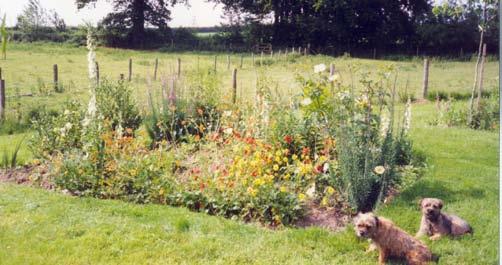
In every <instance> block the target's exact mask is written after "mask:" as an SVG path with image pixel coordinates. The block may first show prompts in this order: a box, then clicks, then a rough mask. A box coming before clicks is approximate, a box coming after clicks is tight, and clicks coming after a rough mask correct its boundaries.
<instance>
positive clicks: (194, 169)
mask: <svg viewBox="0 0 502 265" xmlns="http://www.w3.org/2000/svg"><path fill="white" fill-rule="evenodd" d="M192 173H193V174H199V173H200V168H198V167H194V168H192Z"/></svg>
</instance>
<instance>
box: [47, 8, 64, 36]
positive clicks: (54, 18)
mask: <svg viewBox="0 0 502 265" xmlns="http://www.w3.org/2000/svg"><path fill="white" fill-rule="evenodd" d="M49 20H50V22H51V24H52V26H53V27H54V28H55V29H56V30H57V31H60V32H63V31H66V23H65V21H64V19H63V18H61V17H60V16H59V14H58V13H57V12H56V10H51V11H50V17H49Z"/></svg>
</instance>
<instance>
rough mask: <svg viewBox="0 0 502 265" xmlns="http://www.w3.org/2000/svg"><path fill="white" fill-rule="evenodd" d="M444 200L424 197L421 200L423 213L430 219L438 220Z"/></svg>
mask: <svg viewBox="0 0 502 265" xmlns="http://www.w3.org/2000/svg"><path fill="white" fill-rule="evenodd" d="M442 208H443V201H442V200H440V199H436V198H424V199H422V200H421V201H420V209H421V210H422V214H423V215H424V216H425V217H427V219H429V220H436V219H437V218H438V217H439V215H440V214H441V209H442Z"/></svg>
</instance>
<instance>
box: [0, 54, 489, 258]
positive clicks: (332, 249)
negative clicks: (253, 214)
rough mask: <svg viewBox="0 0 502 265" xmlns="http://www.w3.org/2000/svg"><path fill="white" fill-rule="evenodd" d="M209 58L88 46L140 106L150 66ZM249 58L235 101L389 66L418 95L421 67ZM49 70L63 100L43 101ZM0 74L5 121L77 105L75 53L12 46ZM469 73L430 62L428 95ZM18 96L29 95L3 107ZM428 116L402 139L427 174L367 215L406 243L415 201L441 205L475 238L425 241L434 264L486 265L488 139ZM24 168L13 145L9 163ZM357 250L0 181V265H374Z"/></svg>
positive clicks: (349, 237) (0, 140) (82, 67)
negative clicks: (323, 70) (322, 73)
mask: <svg viewBox="0 0 502 265" xmlns="http://www.w3.org/2000/svg"><path fill="white" fill-rule="evenodd" d="M214 56H215V54H210V53H201V54H198V55H197V54H194V53H178V54H170V53H159V52H139V51H128V50H117V49H107V48H99V49H98V54H97V60H98V62H99V64H100V69H101V76H102V77H108V78H110V79H117V78H118V76H119V75H120V74H121V73H123V74H126V76H127V67H128V58H133V60H134V66H133V69H134V70H133V71H134V75H133V83H132V84H133V86H134V89H135V92H136V93H137V98H138V101H139V102H140V103H142V104H144V103H145V101H144V99H145V95H146V93H145V90H146V77H147V76H148V75H153V62H154V60H155V58H159V60H160V67H159V69H160V71H161V72H162V73H163V74H164V73H172V72H173V71H174V68H175V60H176V58H178V57H179V58H181V60H182V69H185V70H184V71H186V70H187V69H189V68H196V67H197V65H198V64H199V67H205V68H210V67H212V66H213V63H214ZM198 58H199V59H198ZM231 58H232V66H231V68H233V67H238V65H239V63H240V62H239V60H240V55H234V56H232V57H231ZM255 59H256V61H259V59H258V57H256V58H255ZM218 60H219V61H218V74H219V75H220V77H221V80H222V84H223V87H222V89H223V90H225V89H230V77H231V70H227V67H226V54H218ZM251 60H252V58H251V56H250V55H246V56H245V57H244V67H243V69H242V70H239V72H238V76H239V82H238V87H239V91H240V92H239V93H240V94H239V96H240V100H246V101H250V100H252V97H251V96H252V95H253V94H254V91H255V90H254V89H255V87H254V86H255V80H256V78H257V76H259V75H262V74H263V75H266V76H267V77H269V78H270V79H272V82H275V84H276V85H277V87H278V91H280V93H284V94H294V93H296V92H297V91H298V89H299V86H298V84H297V83H296V81H294V75H295V73H299V74H307V73H309V72H312V67H313V65H315V64H318V63H325V64H329V63H334V64H335V66H336V69H337V70H338V71H340V73H341V76H342V80H343V82H345V83H348V82H350V74H349V70H348V67H349V65H351V64H352V65H353V64H358V65H359V68H360V69H366V70H374V69H375V68H378V67H381V66H384V65H387V64H395V65H396V66H397V67H399V69H400V71H399V78H398V89H400V90H403V89H404V87H405V86H406V85H405V84H406V83H407V80H409V81H408V83H409V84H408V90H409V91H413V92H415V93H417V94H418V93H419V92H420V89H421V82H422V61H421V59H416V60H404V61H398V62H391V61H384V60H363V59H352V58H332V57H327V56H309V57H299V58H296V59H295V60H294V61H286V60H285V59H279V60H277V61H274V62H273V63H272V64H271V65H269V66H263V67H253V66H252V64H251ZM55 63H57V64H58V66H59V69H60V80H61V82H62V83H63V85H64V86H65V92H64V93H47V92H48V91H50V90H51V81H50V80H51V78H52V65H53V64H55ZM0 67H1V68H2V74H3V77H4V78H5V79H6V80H7V81H6V82H7V87H8V90H7V95H8V96H9V98H8V99H7V104H8V106H9V107H13V108H14V110H13V111H10V112H9V113H8V116H9V118H10V119H11V120H16V119H23V117H25V116H26V115H27V111H28V110H30V109H31V108H33V107H34V106H36V105H48V106H49V107H57V106H58V105H59V104H60V103H61V102H63V101H65V100H67V99H70V98H76V99H81V100H86V99H87V97H88V92H87V86H88V80H87V62H86V50H85V49H84V48H73V47H67V46H56V45H53V44H13V45H11V46H10V48H9V52H8V60H7V61H0ZM473 68H474V62H455V61H442V60H433V61H432V63H431V70H430V90H442V91H446V92H453V91H456V92H462V93H466V92H469V91H470V89H471V86H472V80H471V79H472V76H473V74H472V72H473ZM485 78H486V79H485V86H486V87H487V88H495V87H498V85H497V84H498V62H495V61H493V62H491V61H490V62H488V64H487V66H486V72H485ZM225 84H228V87H227V86H226V85H225ZM159 86H160V82H159V81H157V82H154V88H157V89H158V87H159ZM25 93H32V94H33V95H34V96H32V97H21V98H17V97H15V95H16V94H25ZM434 113H435V107H434V104H433V103H427V104H416V105H414V106H413V122H412V130H411V136H412V139H413V140H414V146H415V147H416V149H418V150H421V151H423V152H425V153H426V155H427V158H428V163H429V169H428V171H427V173H426V174H425V176H424V177H423V178H422V179H421V180H419V181H418V182H416V183H415V184H414V185H413V186H412V187H410V188H408V189H407V190H405V191H403V193H401V194H400V195H399V196H398V197H397V198H396V199H395V200H393V201H392V203H390V204H389V205H385V206H383V207H382V208H380V209H378V214H380V215H382V216H385V217H388V218H390V219H392V220H393V221H394V222H395V223H396V224H398V225H399V226H400V227H402V228H404V229H405V230H406V231H408V232H409V233H413V234H414V233H415V232H416V230H417V229H418V225H419V220H420V213H419V209H418V201H419V199H420V198H422V197H438V198H441V199H443V200H444V201H445V210H446V211H447V212H448V211H449V212H455V213H456V214H458V215H460V216H461V217H463V218H465V219H466V220H468V221H469V222H470V223H471V225H472V226H473V227H474V231H475V232H474V236H472V237H471V236H467V237H464V238H461V239H449V238H443V239H441V240H439V241H437V242H431V241H427V244H428V245H429V246H430V247H431V249H432V250H433V252H434V253H436V254H438V255H439V256H440V261H439V264H497V263H498V260H499V247H498V242H499V240H498V234H499V226H498V224H499V210H498V209H499V208H498V194H499V189H498V181H499V175H498V172H499V171H498V169H499V156H498V150H499V135H498V133H497V132H485V131H474V130H470V129H464V128H442V127H431V126H429V125H428V121H429V120H430V119H431V118H432V116H433V115H434ZM0 131H1V130H0ZM26 135H27V136H29V135H30V132H29V131H26V132H25V133H23V134H19V133H17V134H14V135H6V134H4V135H0V155H1V154H2V151H3V150H12V149H13V147H14V146H15V144H16V143H17V142H18V141H20V140H21V139H23V137H25V136H26ZM24 143H26V139H25V140H24ZM31 158H32V157H31V154H30V153H29V151H28V150H27V148H26V144H23V148H22V149H21V152H20V161H21V162H27V161H29V160H31ZM367 245H368V244H367V242H365V241H362V240H358V239H356V237H355V235H354V232H353V230H352V228H351V227H348V228H347V229H346V230H344V231H342V232H338V233H331V232H328V231H326V230H323V229H319V228H310V229H296V228H284V229H279V230H276V231H273V230H268V229H265V228H262V227H260V226H259V225H255V224H243V223H239V222H236V221H231V220H227V219H224V218H220V217H212V216H208V215H205V214H201V213H193V212H190V211H188V210H186V209H183V208H172V207H167V206H159V205H135V204H129V203H124V202H120V201H106V200H97V199H91V198H77V197H70V196H66V195H62V194H59V193H53V192H48V191H45V190H41V189H37V188H31V187H26V186H18V185H14V184H8V183H0V264H375V263H376V261H377V254H376V253H372V254H365V253H364V251H365V248H366V247H367Z"/></svg>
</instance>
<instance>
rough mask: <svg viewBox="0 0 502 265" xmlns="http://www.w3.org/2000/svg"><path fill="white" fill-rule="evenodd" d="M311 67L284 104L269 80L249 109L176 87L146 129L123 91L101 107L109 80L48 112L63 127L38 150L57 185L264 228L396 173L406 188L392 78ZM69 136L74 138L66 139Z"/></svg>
mask: <svg viewBox="0 0 502 265" xmlns="http://www.w3.org/2000/svg"><path fill="white" fill-rule="evenodd" d="M314 70H315V75H314V76H313V77H311V78H299V80H300V82H301V83H302V84H303V90H302V94H301V95H300V96H299V98H296V99H297V100H296V101H295V100H292V101H291V102H290V104H289V111H284V109H285V108H288V106H285V105H284V103H282V104H281V103H280V102H278V101H274V98H273V96H272V93H271V92H270V89H269V88H268V86H267V84H266V81H263V82H260V87H259V88H260V89H258V92H257V102H256V105H255V106H254V108H253V107H250V106H245V105H244V104H243V105H241V106H239V108H237V106H225V105H222V104H219V105H217V106H214V105H212V104H211V102H217V101H208V100H203V101H201V102H198V101H193V100H182V99H179V98H177V97H176V91H175V89H174V88H172V89H171V91H170V93H169V97H168V98H164V99H163V101H162V104H161V105H162V106H160V107H158V106H155V105H154V104H153V100H150V105H151V109H152V114H151V115H150V117H149V118H148V119H146V121H145V125H146V131H145V130H136V128H138V126H139V123H140V119H139V116H138V115H137V111H136V110H135V105H134V102H133V101H130V100H129V99H130V97H129V94H130V90H127V89H125V90H124V92H123V93H124V94H123V95H122V96H120V97H119V98H122V99H125V101H124V102H115V103H117V104H109V105H108V106H105V107H103V106H101V107H100V104H101V103H100V102H103V99H106V98H110V102H111V103H113V102H112V101H113V100H111V98H113V97H112V95H114V94H115V92H113V91H115V90H114V89H106V86H107V85H109V84H108V83H106V82H105V86H103V87H99V86H98V87H96V90H95V91H96V92H98V93H97V95H98V96H97V97H95V98H94V99H97V101H96V102H95V103H94V104H90V106H91V108H88V111H87V114H84V113H85V110H84V109H83V108H82V107H81V106H78V105H75V106H73V107H71V108H70V109H69V110H68V112H66V111H65V112H64V113H65V114H64V115H62V116H58V117H57V118H53V120H52V122H51V123H50V124H51V125H54V127H56V128H58V129H57V130H58V131H57V133H58V134H57V135H54V136H52V135H51V136H50V137H48V138H49V139H53V140H50V141H43V142H42V144H39V146H38V148H40V150H44V151H42V152H41V153H44V152H46V153H48V154H50V155H52V161H51V163H50V168H51V172H52V173H53V174H52V175H53V176H54V182H55V184H56V186H57V187H58V188H59V189H62V190H67V191H68V192H71V193H72V194H75V195H80V196H94V197H99V198H111V199H122V200H127V201H133V202H138V203H147V202H154V203H161V204H168V205H173V206H184V207H187V208H189V209H192V210H196V211H204V212H206V213H209V214H215V215H221V216H225V217H228V218H233V219H241V220H245V221H259V222H261V223H264V224H267V225H270V226H280V225H289V224H294V223H295V222H296V221H297V220H298V219H299V218H301V217H302V216H303V215H304V214H305V212H306V209H307V208H308V207H311V206H312V205H315V207H318V208H319V207H320V208H331V207H336V208H337V209H343V210H350V209H349V206H351V207H352V209H353V210H369V209H371V208H373V207H374V206H375V204H376V203H378V202H379V201H382V200H383V198H384V197H385V196H386V194H387V192H388V191H389V190H390V189H391V188H393V187H398V186H399V184H401V183H400V179H401V178H405V179H406V184H405V185H409V182H410V180H412V179H413V178H414V177H415V176H416V175H417V174H416V172H417V171H416V170H414V168H413V165H412V164H413V162H412V160H413V157H412V144H411V141H410V140H409V139H408V137H407V134H408V132H409V129H410V125H411V104H410V103H408V104H407V106H406V109H405V113H404V118H403V120H402V122H399V123H400V124H402V126H401V127H399V128H396V127H395V126H394V124H395V122H394V120H395V116H396V115H395V113H394V105H393V104H394V103H393V97H394V96H393V95H395V91H391V90H390V89H389V88H388V87H385V86H384V85H383V84H385V83H386V82H385V81H386V80H387V79H388V78H389V75H385V74H384V75H381V77H382V80H378V81H376V82H374V81H371V80H369V79H367V78H363V81H362V83H361V84H362V87H361V88H358V89H355V88H353V87H352V88H351V87H345V86H342V85H341V83H340V80H339V76H338V75H337V74H336V73H335V74H333V75H330V76H328V75H326V73H325V71H326V67H325V66H324V65H318V66H316V67H315V69H314ZM211 82H212V81H211ZM102 88H103V89H106V91H101V92H100V89H102ZM100 93H101V94H100ZM117 93H118V92H117ZM92 102H93V101H92V100H91V103H92ZM118 103H120V104H118ZM246 107H249V108H246ZM89 110H92V111H89ZM91 114H92V115H91ZM65 115H66V116H65ZM126 121H130V122H126ZM67 124H69V125H67ZM127 124H132V125H127ZM46 131H48V130H47V128H45V129H42V130H40V132H39V134H40V135H42V136H44V135H45V134H46ZM67 135H73V136H74V137H73V136H71V137H70V140H69V141H63V139H66V138H65V137H67ZM148 136H149V137H148ZM51 137H52V138H51ZM148 138H150V140H151V141H152V144H150V145H147V144H146V142H147V141H148ZM71 139H73V140H74V141H72V140H71ZM51 148H52V149H51ZM404 174H408V175H410V176H412V177H408V178H406V177H403V175H404ZM401 186H402V185H401Z"/></svg>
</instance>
